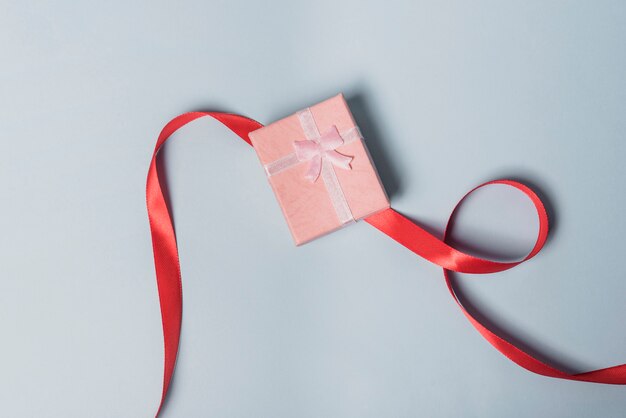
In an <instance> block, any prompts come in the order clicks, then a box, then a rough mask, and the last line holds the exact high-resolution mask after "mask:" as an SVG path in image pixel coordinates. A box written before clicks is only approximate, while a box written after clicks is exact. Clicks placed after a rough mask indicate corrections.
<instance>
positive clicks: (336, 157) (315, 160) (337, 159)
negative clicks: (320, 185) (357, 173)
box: [293, 125, 353, 183]
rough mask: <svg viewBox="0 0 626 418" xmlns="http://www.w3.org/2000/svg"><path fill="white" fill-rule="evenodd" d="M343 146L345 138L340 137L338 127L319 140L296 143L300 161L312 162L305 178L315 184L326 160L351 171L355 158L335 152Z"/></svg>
mask: <svg viewBox="0 0 626 418" xmlns="http://www.w3.org/2000/svg"><path fill="white" fill-rule="evenodd" d="M341 145H343V138H342V137H341V135H339V131H338V130H337V127H336V126H335V125H333V126H332V127H331V128H330V129H329V130H328V131H326V132H325V133H324V134H322V136H320V137H319V138H317V139H307V140H304V141H294V143H293V147H294V148H295V150H296V157H298V161H311V164H310V165H309V169H308V170H307V172H306V174H305V177H306V179H307V180H309V181H310V182H311V183H313V182H315V181H316V180H317V178H318V177H319V176H320V173H321V172H322V161H323V160H324V159H326V160H328V161H330V162H331V163H332V164H334V165H336V166H338V167H341V168H343V169H346V170H351V169H352V167H351V166H350V162H351V161H352V158H353V157H349V156H347V155H343V154H340V153H338V152H337V151H335V149H336V148H338V147H340V146H341Z"/></svg>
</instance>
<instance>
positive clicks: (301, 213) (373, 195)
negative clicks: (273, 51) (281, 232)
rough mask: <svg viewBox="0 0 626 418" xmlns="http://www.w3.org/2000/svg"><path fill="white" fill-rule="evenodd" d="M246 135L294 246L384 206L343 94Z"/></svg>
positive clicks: (385, 200) (381, 190)
mask: <svg viewBox="0 0 626 418" xmlns="http://www.w3.org/2000/svg"><path fill="white" fill-rule="evenodd" d="M249 137H250V140H251V142H252V145H253V146H254V149H255V150H256V153H257V155H258V157H259V160H260V161H261V164H262V165H263V167H264V169H265V172H266V174H267V176H268V180H269V183H270V185H271V186H272V189H273V190H274V193H275V195H276V198H277V199H278V203H279V205H280V207H281V209H282V211H283V214H284V216H285V219H286V220H287V224H288V225H289V230H290V231H291V234H292V236H293V239H294V241H295V243H296V245H301V244H304V243H306V242H308V241H311V240H313V239H315V238H318V237H320V236H322V235H325V234H327V233H329V232H332V231H335V230H337V229H339V228H341V227H343V226H346V225H348V224H351V223H353V222H355V221H357V220H359V219H361V218H365V217H367V216H370V215H373V214H375V213H377V212H380V211H381V210H384V209H387V208H389V199H388V198H387V195H386V194H385V190H384V188H383V186H382V183H381V181H380V178H379V177H378V173H377V172H376V169H375V168H374V164H373V163H372V160H371V157H370V154H369V152H368V151H367V148H366V146H365V143H364V141H363V137H362V135H361V133H360V131H359V128H358V127H357V125H356V124H355V122H354V118H353V117H352V113H351V112H350V109H349V108H348V105H347V104H346V101H345V99H344V97H343V95H342V94H339V95H337V96H335V97H332V98H330V99H327V100H325V101H323V102H321V103H318V104H316V105H314V106H311V107H309V108H306V109H304V110H301V111H299V112H297V113H295V114H293V115H291V116H288V117H286V118H284V119H281V120H279V121H277V122H274V123H272V124H269V125H267V126H264V127H263V128H260V129H258V130H256V131H253V132H251V133H250V135H249Z"/></svg>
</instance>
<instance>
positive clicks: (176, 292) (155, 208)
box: [146, 112, 626, 416]
mask: <svg viewBox="0 0 626 418" xmlns="http://www.w3.org/2000/svg"><path fill="white" fill-rule="evenodd" d="M204 116H210V117H212V118H214V119H216V120H218V121H220V122H221V123H222V124H224V125H225V126H226V127H227V128H229V129H230V130H231V131H233V132H234V133H236V134H237V135H238V136H239V137H240V138H241V139H243V140H244V141H246V142H247V143H248V144H250V145H252V144H251V143H250V139H249V138H248V133H250V132H251V131H254V130H256V129H259V128H261V127H262V126H263V125H261V124H260V123H258V122H256V121H254V120H252V119H249V118H246V117H244V116H240V115H235V114H230V113H222V112H190V113H185V114H183V115H180V116H178V117H176V118H174V119H173V120H171V121H170V122H169V123H168V124H167V125H165V127H164V128H163V130H162V131H161V134H160V135H159V138H158V140H157V143H156V146H155V149H154V153H153V155H152V161H151V162H150V169H149V171H148V179H147V184H146V203H147V206H148V218H149V220H150V232H151V234H152V247H153V251H154V265H155V269H156V278H157V286H158V290H159V301H160V304H161V318H162V322H163V338H164V344H165V367H164V374H163V392H162V395H161V402H160V404H159V409H158V410H157V414H156V415H157V416H158V414H159V412H160V411H161V408H162V406H163V401H164V400H165V396H166V394H167V390H168V387H169V384H170V381H171V379H172V375H173V373H174V366H175V364H176V355H177V352H178V343H179V340H180V326H181V318H182V306H183V303H182V283H181V276H180V263H179V260H178V249H177V246H176V234H175V232H174V227H173V225H172V219H171V217H170V213H169V210H168V208H167V204H166V202H165V197H164V195H163V190H162V188H161V184H160V182H159V177H158V170H157V166H156V157H157V154H158V152H159V149H160V148H161V146H162V145H163V144H164V143H165V141H167V140H168V138H169V137H170V136H171V135H172V134H173V133H174V132H175V131H176V130H178V129H179V128H180V127H182V126H184V125H186V124H188V123H189V122H192V121H194V120H196V119H198V118H201V117H204ZM492 184H504V185H507V186H511V187H514V188H516V189H518V190H519V191H521V192H522V193H524V194H525V195H526V196H527V197H528V198H529V199H530V200H531V201H532V202H533V204H534V205H535V209H536V210H537V216H538V217H539V233H538V236H537V241H536V243H535V246H534V247H533V249H532V250H531V251H530V253H529V254H528V255H527V256H526V257H525V258H524V259H523V260H521V261H516V262H511V263H501V262H496V261H491V260H486V259H482V258H478V257H474V256H471V255H469V254H465V253H463V252H461V251H459V250H456V249H454V248H452V247H450V246H449V245H448V244H446V239H447V236H448V233H449V229H450V228H449V227H450V223H451V221H452V220H453V219H454V216H455V214H456V211H457V209H458V207H459V205H460V204H461V203H462V202H463V201H464V200H465V198H466V197H467V196H469V195H470V194H471V193H472V192H474V191H475V190H477V189H479V188H481V187H485V186H489V185H492ZM365 221H366V222H367V223H369V224H370V225H372V226H374V227H375V228H377V229H378V230H380V231H381V232H383V233H384V234H386V235H388V236H390V237H391V238H393V239H394V240H396V241H397V242H399V243H400V244H402V245H403V246H405V247H406V248H408V249H409V250H411V251H413V252H414V253H415V254H417V255H419V256H420V257H423V258H425V259H426V260H428V261H430V262H432V263H434V264H437V265H439V266H441V267H443V274H444V277H445V280H446V284H447V286H448V290H449V291H450V294H451V295H452V297H453V298H454V300H455V301H456V303H457V304H458V305H459V307H460V308H461V311H462V312H463V314H464V315H465V316H466V317H467V319H468V320H469V321H470V323H471V324H472V325H473V326H474V327H475V328H476V329H477V330H478V332H480V334H481V335H482V336H483V337H484V338H485V339H486V340H487V341H488V342H489V343H490V344H491V345H493V346H494V347H495V348H496V349H497V350H498V351H500V352H501V353H502V354H504V355H505V356H506V357H508V358H509V359H510V360H511V361H513V362H514V363H516V364H518V365H519V366H521V367H523V368H525V369H527V370H530V371H531V372H534V373H537V374H540V375H544V376H548V377H554V378H559V379H568V380H578V381H585V382H594V383H607V384H616V385H624V384H626V364H622V365H619V366H613V367H609V368H606V369H599V370H593V371H590V372H586V373H578V374H569V373H566V372H564V371H561V370H558V369H556V368H554V367H552V366H549V365H548V364H546V363H544V362H542V361H540V360H538V359H536V358H535V357H533V356H531V355H530V354H528V353H525V352H524V351H523V350H521V349H520V348H519V347H517V346H516V345H514V344H513V343H511V342H508V341H506V340H505V339H503V338H502V337H500V336H498V335H496V334H495V333H494V332H492V331H491V330H489V329H488V328H487V327H486V326H485V325H483V324H482V323H481V322H480V321H479V320H478V319H476V318H475V317H474V316H472V315H471V314H470V313H469V312H468V311H467V310H466V309H465V308H464V307H463V305H462V304H461V302H460V300H459V298H458V297H457V295H456V292H455V290H454V284H453V282H452V281H451V279H450V271H455V272H459V273H475V274H485V273H495V272H498V271H504V270H508V269H510V268H513V267H515V266H517V265H518V264H520V263H523V262H524V261H527V260H530V259H531V258H532V257H534V256H535V255H537V253H539V251H540V250H541V248H542V247H543V245H544V244H545V242H546V239H547V237H548V215H547V213H546V210H545V207H544V205H543V203H542V202H541V199H540V198H539V197H538V196H537V194H535V192H533V191H532V190H531V189H530V188H529V187H527V186H525V185H524V184H521V183H519V182H516V181H512V180H495V181H491V182H487V183H484V184H481V185H480V186H478V187H476V188H474V189H473V190H471V191H470V192H468V193H467V194H466V195H465V196H464V197H463V198H462V199H461V200H460V201H459V203H457V205H456V206H455V208H454V209H453V211H452V214H451V215H450V218H449V220H448V226H447V227H446V230H445V232H444V237H443V239H442V240H441V239H439V238H437V237H435V236H433V235H432V234H430V233H428V232H426V231H425V230H424V229H422V228H421V227H419V226H418V225H416V224H415V223H413V222H412V221H411V220H409V219H407V218H406V217H404V216H403V215H401V214H399V213H398V212H396V211H395V210H394V209H392V208H390V209H387V210H385V211H383V212H380V213H378V214H376V215H373V216H370V217H369V218H367V219H365Z"/></svg>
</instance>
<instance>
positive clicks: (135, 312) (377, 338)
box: [0, 0, 626, 418]
mask: <svg viewBox="0 0 626 418" xmlns="http://www.w3.org/2000/svg"><path fill="white" fill-rule="evenodd" d="M26 3H29V4H26ZM625 39H626V3H624V2H623V1H613V2H610V1H600V2H592V1H588V2H583V1H577V2H576V1H570V2H544V1H532V2H528V1H520V2H516V4H513V3H511V2H496V1H493V2H491V1H481V2H461V1H459V2H432V3H425V2H417V1H407V2H402V3H393V2H363V1H356V0H355V1H344V2H337V1H309V2H294V1H278V2H272V4H267V2H256V4H253V2H250V1H232V0H231V1H212V2H210V1H209V2H207V1H197V2H186V3H181V2H173V1H169V2H164V1H160V2H142V3H140V4H133V3H132V2H44V1H40V2H15V1H8V0H4V1H3V2H2V7H1V13H0V56H1V57H2V61H1V63H0V65H1V70H0V89H1V90H0V115H1V116H0V121H1V128H2V130H1V132H2V136H1V137H0V138H1V141H2V151H1V152H0V190H2V200H1V202H2V204H1V208H2V209H1V216H0V226H1V230H2V233H1V234H0V277H1V279H0V330H1V331H0V332H1V335H2V343H1V345H0V375H1V376H2V377H1V378H0V416H2V417H150V416H153V414H154V411H155V409H156V406H157V403H158V399H159V394H160V389H161V375H162V361H163V360H162V356H163V351H162V335H161V324H160V317H159V310H158V303H157V293H156V287H155V281H154V270H153V264H152V263H153V262H152V250H151V246H150V236H149V229H148V223H147V219H146V211H145V200H144V199H145V197H144V187H145V176H146V172H147V167H148V162H149V157H150V154H151V151H152V147H153V144H154V141H155V139H156V136H157V134H158V132H159V130H160V128H161V127H162V126H163V125H164V124H165V123H166V122H167V121H168V120H169V119H170V118H171V117H173V116H175V115H176V114H178V113H181V112H184V111H188V110H196V109H215V108H217V109H226V110H232V111H236V112H241V113H243V114H246V115H249V116H251V117H253V118H256V119H258V120H260V121H262V122H270V121H273V120H276V119H278V118H280V117H283V116H285V115H287V114H289V113H291V112H293V111H296V110H298V109H300V108H302V107H304V106H307V105H309V104H312V103H315V102H317V101H319V100H321V99H324V98H326V97H328V96H331V95H333V94H335V93H337V92H338V91H343V92H344V93H345V94H346V96H347V97H348V99H349V101H350V105H351V106H352V108H353V110H354V112H355V116H356V118H357V120H358V122H359V124H360V125H361V126H362V128H363V130H364V132H365V134H366V136H367V140H368V141H369V142H368V143H369V146H370V148H371V150H372V153H373V156H374V159H375V161H376V163H377V165H378V166H379V169H380V171H381V175H382V178H383V181H384V182H385V184H386V187H387V188H388V190H389V192H390V194H391V195H392V202H393V206H394V207H395V208H396V209H398V210H400V211H402V212H404V213H406V214H408V215H410V216H412V217H413V218H415V219H418V220H420V221H421V222H423V223H424V224H425V225H427V226H429V227H430V228H432V229H434V230H436V231H441V228H442V226H443V224H444V222H445V220H446V218H447V216H448V214H449V212H450V210H451V209H452V207H453V206H454V204H455V203H456V201H457V200H458V199H459V198H460V197H461V196H462V195H463V194H464V193H465V192H466V191H468V190H469V189H470V188H472V187H473V186H475V185H477V184H478V183H480V182H482V181H485V180H489V179H493V178H498V177H503V176H512V177H515V178H519V179H522V180H525V181H528V182H530V183H531V184H533V185H535V186H537V187H538V188H539V189H540V190H541V191H542V192H543V193H544V194H545V196H546V198H547V199H548V202H549V204H550V206H551V207H552V210H553V212H554V214H555V221H556V225H555V228H554V234H553V236H552V239H551V240H550V242H549V245H548V246H547V248H546V249H545V250H544V251H543V252H542V253H541V254H540V256H538V257H537V258H536V259H535V260H533V261H532V262H530V263H528V264H526V265H523V266H521V267H519V268H516V269H514V270H512V271H509V272H505V273H502V274H497V275H493V276H487V277H469V276H468V277H464V278H462V279H460V281H461V284H462V288H463V290H464V292H463V293H464V295H465V296H466V297H467V298H468V300H469V301H470V303H471V305H473V306H475V307H476V308H477V309H478V310H479V311H480V312H481V313H482V315H484V316H486V317H487V318H488V320H489V322H490V323H492V324H494V325H495V326H497V327H501V328H503V329H506V330H507V335H509V336H513V337H514V338H519V339H521V340H523V341H526V342H527V343H528V344H529V345H530V347H531V348H532V349H533V350H537V351H538V352H540V353H542V355H543V356H544V357H546V358H548V359H551V360H552V361H555V362H557V364H562V365H563V366H564V367H567V368H568V369H569V370H576V371H582V370H586V369H588V368H599V367H606V366H609V365H613V364H619V363H622V362H624V361H626V332H625V331H624V326H623V324H624V315H626V307H625V305H624V295H625V294H626V280H625V279H624V273H623V268H621V266H622V262H623V260H624V257H623V251H624V243H623V236H624V234H625V233H626V224H625V222H624V217H623V214H622V212H623V208H624V203H625V201H624V197H623V196H624V193H623V187H622V183H623V181H624V179H626V172H625V170H626V168H625V167H626V166H625V165H624V163H623V161H622V158H623V156H624V155H625V151H626V142H625V141H624V134H625V132H626V118H625V117H624V115H626V82H625V81H624V74H626V54H625V51H626V48H625V46H626V45H625ZM164 160H165V161H164V164H165V166H166V169H167V176H168V182H169V187H170V191H171V198H172V202H173V211H174V214H175V222H176V228H177V231H178V238H179V245H180V252H181V260H182V271H183V281H184V295H185V315H184V326H183V336H182V344H181V349H180V359H179V362H178V368H177V372H176V376H175V379H174V383H173V387H172V391H171V393H170V397H169V402H168V404H167V406H166V408H165V410H164V413H163V417H272V418H283V417H284V418H287V417H372V418H373V417H415V416H428V417H459V416H466V417H505V416H506V417H535V416H550V417H589V416H603V417H618V416H623V415H624V412H623V411H624V408H626V397H625V392H624V389H623V388H621V387H613V386H603V385H592V384H584V383H573V382H566V381H559V380H551V379H547V378H544V377H540V376H536V375H533V374H531V373H528V372H526V371H524V370H523V369H520V368H518V367H517V366H515V365H513V364H512V363H511V362H509V361H508V360H507V359H506V358H504V357H503V356H501V355H500V354H499V353H498V352H497V351H496V350H494V349H493V348H492V347H491V346H490V345H489V344H487V343H486V342H485V341H483V340H482V338H481V337H480V335H479V334H478V333H477V332H475V331H474V330H473V329H472V328H471V326H470V325H469V323H468V322H467V320H466V319H465V318H464V317H463V316H462V315H461V313H460V312H459V310H458V308H457V307H456V306H455V305H454V303H453V302H452V299H451V298H450V297H449V295H448V294H447V291H446V289H445V285H444V283H443V279H442V275H441V271H440V269H439V268H436V267H435V266H433V265H430V264H429V263H427V262H425V261H423V260H421V259H419V258H417V257H415V256H414V255H412V254H411V253H409V252H408V251H406V250H404V249H403V248H401V247H400V246H398V245H397V244H395V243H394V242H392V241H391V240H390V239H388V238H386V237H385V236H383V235H382V234H380V233H378V232H377V231H375V230H374V229H373V228H371V227H369V226H368V225H367V224H364V223H359V224H358V225H356V226H352V227H350V228H347V229H344V230H342V231H339V232H338V233H335V234H332V235H330V236H328V237H326V238H323V239H321V240H318V241H316V242H313V243H311V244H309V245H306V246H304V247H301V248H295V247H294V246H293V245H292V243H291V239H290V236H289V233H288V230H287V228H286V225H285V223H284V221H283V219H282V216H281V214H280V211H279V209H278V205H277V204H276V202H275V200H274V197H273V195H272V193H271V191H270V188H269V186H268V185H267V182H266V180H265V178H264V176H263V172H262V170H261V168H260V166H259V164H258V162H257V160H256V157H255V155H254V153H253V152H252V150H251V149H249V147H248V146H247V145H246V144H244V143H243V142H242V141H240V140H238V139H237V138H235V137H234V135H232V134H229V133H228V132H226V131H225V130H224V129H223V128H222V127H220V126H218V124H216V123H215V122H212V121H209V120H201V121H198V122H197V123H194V124H193V125H191V126H188V127H186V128H184V129H182V130H181V131H180V132H179V133H177V134H176V138H175V140H174V141H173V142H171V143H170V144H169V145H168V146H167V149H166V152H165V153H164ZM533 216H534V215H533V212H532V209H531V207H530V206H529V204H528V202H526V201H525V200H524V198H523V197H521V196H520V195H519V194H518V193H516V192H514V191H509V190H506V189H505V190H503V189H502V188H497V187H495V188H492V189H489V190H485V191H483V192H480V193H479V194H477V195H476V196H475V198H472V199H470V201H469V202H468V204H467V206H465V207H464V208H463V209H462V212H461V214H460V219H459V222H458V228H457V230H456V231H457V233H456V236H457V237H458V238H459V240H462V241H464V242H466V243H468V244H469V245H470V246H473V247H478V248H479V249H480V251H481V253H484V252H486V253H495V255H498V256H504V257H519V256H521V255H523V254H524V251H527V250H528V249H529V248H530V246H531V244H532V240H533V237H534V234H535V228H536V221H535V220H534V217H533Z"/></svg>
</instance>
